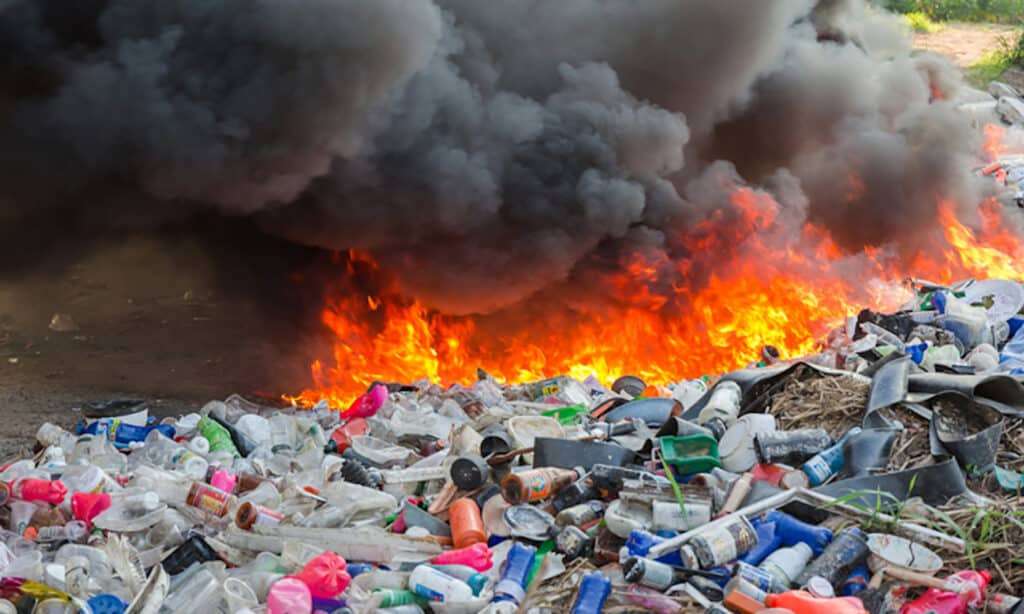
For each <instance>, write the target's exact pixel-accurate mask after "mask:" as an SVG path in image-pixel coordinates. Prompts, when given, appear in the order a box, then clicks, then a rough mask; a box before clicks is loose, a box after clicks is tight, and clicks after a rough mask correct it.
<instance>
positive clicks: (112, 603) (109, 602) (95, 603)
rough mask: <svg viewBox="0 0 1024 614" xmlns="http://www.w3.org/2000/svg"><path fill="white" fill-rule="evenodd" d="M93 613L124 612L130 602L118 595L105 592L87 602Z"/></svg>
mask: <svg viewBox="0 0 1024 614" xmlns="http://www.w3.org/2000/svg"><path fill="white" fill-rule="evenodd" d="M87 603H88V604H89V608H90V609H91V610H92V612H93V614H123V612H124V611H125V609H126V608H127V607H128V604H127V603H125V602H124V601H122V600H121V598H120V597H118V596H117V595H111V594H109V593H104V594H102V595H96V596H95V597H92V598H91V599H89V601H88V602H87Z"/></svg>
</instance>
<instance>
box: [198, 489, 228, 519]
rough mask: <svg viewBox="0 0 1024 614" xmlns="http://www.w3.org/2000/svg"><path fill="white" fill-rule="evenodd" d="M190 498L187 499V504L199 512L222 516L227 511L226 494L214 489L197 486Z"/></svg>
mask: <svg viewBox="0 0 1024 614" xmlns="http://www.w3.org/2000/svg"><path fill="white" fill-rule="evenodd" d="M197 486H198V487H197V488H195V490H194V492H193V494H192V496H190V497H189V504H190V505H192V506H193V507H197V508H199V509H201V510H204V511H206V512H209V513H211V514H213V515H214V516H223V515H224V514H226V513H227V511H228V494H227V493H226V492H222V491H219V490H216V489H214V488H209V487H205V486H203V485H201V484H197Z"/></svg>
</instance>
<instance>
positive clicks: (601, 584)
mask: <svg viewBox="0 0 1024 614" xmlns="http://www.w3.org/2000/svg"><path fill="white" fill-rule="evenodd" d="M611 592H612V582H611V580H609V579H608V578H606V577H605V576H604V574H602V573H601V572H599V571H594V572H591V573H588V574H586V575H585V576H583V581H582V582H580V591H579V593H578V594H577V595H576V601H575V602H574V603H573V604H572V610H570V612H571V614H600V613H601V610H603V609H604V602H605V601H607V600H608V595H610V594H611Z"/></svg>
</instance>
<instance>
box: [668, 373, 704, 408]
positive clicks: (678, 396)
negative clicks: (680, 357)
mask: <svg viewBox="0 0 1024 614" xmlns="http://www.w3.org/2000/svg"><path fill="white" fill-rule="evenodd" d="M707 391H708V385H707V383H706V382H705V381H704V380H702V379H691V380H686V381H682V382H679V383H678V384H676V385H675V386H674V387H673V388H672V398H673V399H675V400H677V401H679V403H680V404H681V405H682V406H683V409H684V410H686V409H690V408H691V407H693V405H694V404H695V403H696V402H697V401H699V400H700V398H701V397H703V396H704V393H705V392H707Z"/></svg>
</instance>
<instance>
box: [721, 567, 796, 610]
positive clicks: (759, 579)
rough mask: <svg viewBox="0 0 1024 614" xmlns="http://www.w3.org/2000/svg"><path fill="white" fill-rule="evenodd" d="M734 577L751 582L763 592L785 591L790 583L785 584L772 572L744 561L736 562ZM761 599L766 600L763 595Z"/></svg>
mask: <svg viewBox="0 0 1024 614" xmlns="http://www.w3.org/2000/svg"><path fill="white" fill-rule="evenodd" d="M733 578H734V579H739V580H743V581H744V582H747V583H749V584H751V585H752V586H754V587H756V588H757V590H759V591H761V592H762V593H783V592H785V591H786V589H788V588H789V585H788V584H783V583H782V582H780V581H779V579H778V578H776V577H775V576H774V575H772V574H771V573H769V572H767V571H765V570H764V569H761V568H760V567H754V566H753V565H750V564H748V563H744V562H742V561H740V562H738V563H736V570H735V572H734V576H733ZM761 601H764V598H763V596H762V597H761Z"/></svg>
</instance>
